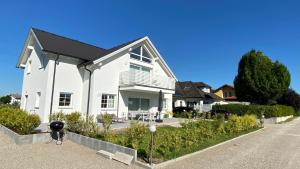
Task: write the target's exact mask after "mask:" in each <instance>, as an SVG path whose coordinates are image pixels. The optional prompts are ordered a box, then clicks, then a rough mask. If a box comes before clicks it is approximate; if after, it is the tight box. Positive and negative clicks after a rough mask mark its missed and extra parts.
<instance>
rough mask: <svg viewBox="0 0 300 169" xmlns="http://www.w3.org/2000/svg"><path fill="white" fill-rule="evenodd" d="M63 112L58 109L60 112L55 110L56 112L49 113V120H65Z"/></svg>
mask: <svg viewBox="0 0 300 169" xmlns="http://www.w3.org/2000/svg"><path fill="white" fill-rule="evenodd" d="M65 118H66V116H65V114H64V113H63V112H62V111H60V112H57V113H51V114H50V115H49V121H50V122H52V121H65Z"/></svg>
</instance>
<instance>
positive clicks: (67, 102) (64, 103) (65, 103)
mask: <svg viewBox="0 0 300 169" xmlns="http://www.w3.org/2000/svg"><path fill="white" fill-rule="evenodd" d="M71 97H72V94H71V93H60V94H59V106H61V107H69V106H71Z"/></svg>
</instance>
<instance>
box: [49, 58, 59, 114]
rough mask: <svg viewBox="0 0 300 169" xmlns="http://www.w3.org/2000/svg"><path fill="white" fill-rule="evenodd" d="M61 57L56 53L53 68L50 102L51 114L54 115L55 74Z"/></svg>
mask: <svg viewBox="0 0 300 169" xmlns="http://www.w3.org/2000/svg"><path fill="white" fill-rule="evenodd" d="M58 59H59V55H56V58H55V60H54V70H53V81H52V93H51V102H50V116H51V115H52V107H53V97H54V86H55V76H56V64H57V61H58Z"/></svg>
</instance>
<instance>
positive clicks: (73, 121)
mask: <svg viewBox="0 0 300 169" xmlns="http://www.w3.org/2000/svg"><path fill="white" fill-rule="evenodd" d="M80 116H81V115H80V113H79V112H74V113H70V114H67V115H65V120H66V124H67V129H68V130H69V131H72V132H78V131H79V130H80V128H79V127H80V126H79V125H80Z"/></svg>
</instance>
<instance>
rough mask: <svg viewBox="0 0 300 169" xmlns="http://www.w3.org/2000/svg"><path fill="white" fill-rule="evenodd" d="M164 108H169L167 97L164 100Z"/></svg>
mask: <svg viewBox="0 0 300 169" xmlns="http://www.w3.org/2000/svg"><path fill="white" fill-rule="evenodd" d="M163 108H164V109H166V108H167V99H164V100H163Z"/></svg>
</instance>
